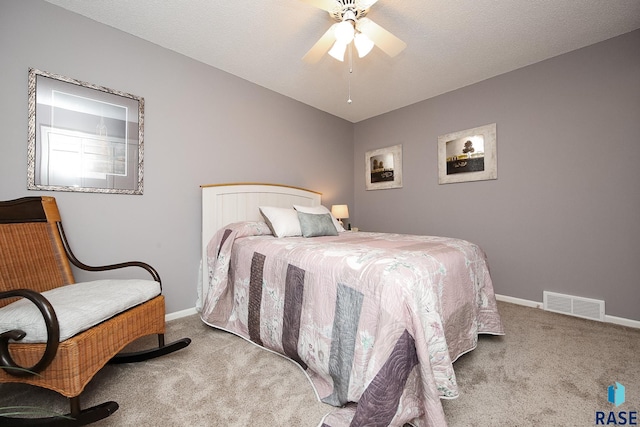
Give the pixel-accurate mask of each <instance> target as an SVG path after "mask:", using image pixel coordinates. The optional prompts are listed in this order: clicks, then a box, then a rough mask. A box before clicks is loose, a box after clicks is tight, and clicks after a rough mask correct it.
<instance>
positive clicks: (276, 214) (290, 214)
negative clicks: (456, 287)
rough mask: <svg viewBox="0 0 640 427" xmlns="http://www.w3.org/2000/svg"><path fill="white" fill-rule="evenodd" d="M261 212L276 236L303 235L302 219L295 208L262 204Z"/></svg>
mask: <svg viewBox="0 0 640 427" xmlns="http://www.w3.org/2000/svg"><path fill="white" fill-rule="evenodd" d="M260 213H261V214H262V217H263V218H264V221H265V222H266V223H267V225H268V226H269V228H270V229H271V232H272V233H273V235H274V236H276V237H295V236H302V231H301V230H300V220H299V219H298V213H297V212H296V210H295V209H291V208H276V207H273V206H260Z"/></svg>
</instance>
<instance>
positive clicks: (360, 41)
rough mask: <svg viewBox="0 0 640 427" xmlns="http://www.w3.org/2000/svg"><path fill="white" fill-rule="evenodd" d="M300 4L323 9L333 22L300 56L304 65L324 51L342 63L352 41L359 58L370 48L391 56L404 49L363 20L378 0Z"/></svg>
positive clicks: (320, 0)
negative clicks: (376, 48)
mask: <svg viewBox="0 0 640 427" xmlns="http://www.w3.org/2000/svg"><path fill="white" fill-rule="evenodd" d="M301 1H303V2H305V3H308V4H310V5H312V6H315V7H317V8H319V9H322V10H326V11H327V12H329V15H330V16H331V18H332V19H334V20H335V21H337V22H336V23H335V24H333V25H332V26H331V27H329V29H328V30H327V32H325V33H324V35H323V36H322V37H320V39H319V40H318V41H317V42H316V44H314V45H313V47H312V48H311V49H310V50H309V51H308V52H307V53H306V54H305V55H304V57H303V58H302V59H303V60H304V61H305V62H308V63H310V64H314V63H316V62H318V61H319V60H320V58H322V56H323V55H324V54H325V53H327V52H329V55H331V56H332V57H334V58H336V59H337V60H339V61H344V53H345V51H346V49H347V46H349V44H350V43H351V42H352V41H353V44H354V45H355V47H356V50H357V52H358V57H360V58H362V57H364V56H365V55H367V54H368V53H369V52H370V51H371V49H373V46H374V45H375V46H378V47H379V48H380V49H381V50H382V51H383V52H384V53H386V54H387V55H389V56H391V57H394V56H396V55H397V54H399V53H400V52H402V51H403V50H404V48H405V47H407V44H406V43H405V42H403V41H402V40H400V39H399V38H398V37H396V36H394V35H393V34H391V33H390V32H389V31H387V30H385V29H384V28H382V27H381V26H380V25H378V24H376V23H375V22H373V21H372V20H371V19H369V18H366V17H365V16H366V15H367V13H368V12H369V8H370V7H371V6H372V5H373V4H374V3H376V2H377V1H378V0H301Z"/></svg>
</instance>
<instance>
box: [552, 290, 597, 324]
mask: <svg viewBox="0 0 640 427" xmlns="http://www.w3.org/2000/svg"><path fill="white" fill-rule="evenodd" d="M542 296H543V303H544V306H543V308H544V309H545V310H547V311H553V312H555V313H562V314H568V315H570V316H576V317H582V318H584V319H591V320H599V321H601V322H602V321H604V301H602V300H597V299H590V298H582V297H576V296H573V295H563V294H557V293H555V292H547V291H544V292H543V293H542Z"/></svg>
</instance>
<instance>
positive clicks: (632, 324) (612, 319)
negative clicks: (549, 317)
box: [496, 294, 640, 329]
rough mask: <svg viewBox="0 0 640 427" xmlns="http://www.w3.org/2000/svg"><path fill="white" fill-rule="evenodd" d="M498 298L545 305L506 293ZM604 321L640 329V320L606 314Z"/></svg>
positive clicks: (527, 305) (497, 297)
mask: <svg viewBox="0 0 640 427" xmlns="http://www.w3.org/2000/svg"><path fill="white" fill-rule="evenodd" d="M496 300H498V301H503V302H510V303H512V304H517V305H524V306H525V307H532V308H539V309H542V307H543V303H542V302H536V301H530V300H526V299H522V298H514V297H509V296H506V295H499V294H496ZM604 321H605V323H613V324H615V325H622V326H628V327H630V328H637V329H640V321H639V320H633V319H625V318H624V317H616V316H609V315H606V314H605V316H604Z"/></svg>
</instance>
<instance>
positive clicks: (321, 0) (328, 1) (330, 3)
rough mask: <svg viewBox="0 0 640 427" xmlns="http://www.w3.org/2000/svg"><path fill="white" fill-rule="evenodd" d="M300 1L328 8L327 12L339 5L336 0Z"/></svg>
mask: <svg viewBox="0 0 640 427" xmlns="http://www.w3.org/2000/svg"><path fill="white" fill-rule="evenodd" d="M300 1H301V2H303V3H307V4H310V5H311V6H315V7H317V8H318V9H322V10H326V11H327V12H332V11H333V10H334V9H335V8H336V6H337V2H336V0H300ZM376 1H377V0H376Z"/></svg>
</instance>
